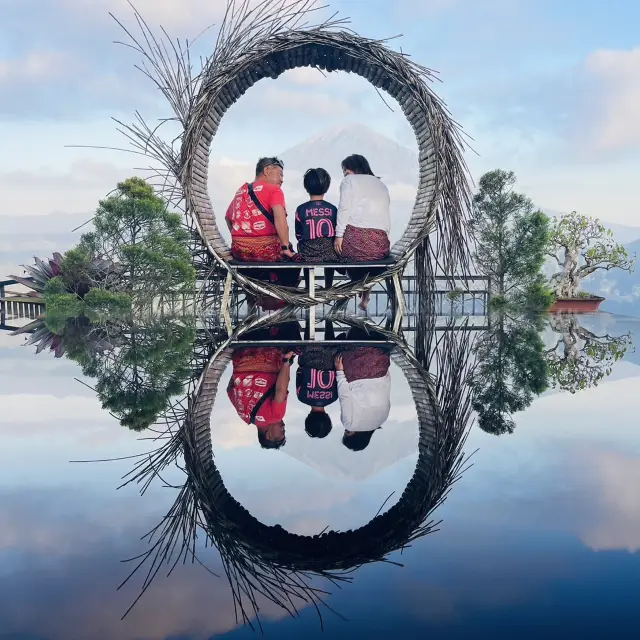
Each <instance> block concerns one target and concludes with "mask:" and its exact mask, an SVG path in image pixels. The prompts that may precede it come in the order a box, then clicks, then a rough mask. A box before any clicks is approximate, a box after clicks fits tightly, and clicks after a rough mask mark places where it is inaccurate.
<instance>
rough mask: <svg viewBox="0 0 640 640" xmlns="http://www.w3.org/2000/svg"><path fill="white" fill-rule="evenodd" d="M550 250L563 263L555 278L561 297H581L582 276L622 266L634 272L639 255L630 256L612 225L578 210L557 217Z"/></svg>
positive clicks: (554, 286)
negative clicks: (602, 222) (610, 227)
mask: <svg viewBox="0 0 640 640" xmlns="http://www.w3.org/2000/svg"><path fill="white" fill-rule="evenodd" d="M547 253H548V255H549V256H551V257H552V258H553V259H554V260H556V262H557V263H558V266H560V267H561V271H559V272H558V273H555V274H554V275H553V276H552V278H551V284H552V286H553V289H554V291H555V294H556V296H557V297H558V298H577V297H579V294H580V284H581V282H582V280H583V279H584V278H586V277H587V276H590V275H591V274H592V273H595V272H596V271H601V270H604V271H610V270H611V269H622V270H623V271H628V272H629V273H631V272H632V271H633V270H634V269H635V262H636V261H635V256H632V257H630V256H629V254H628V252H627V250H626V249H625V248H624V246H623V245H621V244H619V243H617V242H616V241H615V239H614V237H613V232H612V231H611V230H610V229H607V228H606V227H604V226H603V225H602V224H601V223H600V221H599V220H597V219H594V218H590V217H589V216H585V215H582V214H579V213H577V212H575V211H572V212H571V213H568V214H565V215H562V216H560V217H559V218H554V220H553V224H552V227H551V235H550V243H549V249H548V252H547Z"/></svg>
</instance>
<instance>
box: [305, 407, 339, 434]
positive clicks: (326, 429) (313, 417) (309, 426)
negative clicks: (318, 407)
mask: <svg viewBox="0 0 640 640" xmlns="http://www.w3.org/2000/svg"><path fill="white" fill-rule="evenodd" d="M332 428H333V426H332V424H331V416H330V415H329V414H328V413H325V412H324V411H310V412H309V415H308V416H307V417H306V419H305V421H304V430H305V431H306V432H307V435H308V436H309V437H310V438H326V437H327V436H328V435H329V434H330V433H331V429H332Z"/></svg>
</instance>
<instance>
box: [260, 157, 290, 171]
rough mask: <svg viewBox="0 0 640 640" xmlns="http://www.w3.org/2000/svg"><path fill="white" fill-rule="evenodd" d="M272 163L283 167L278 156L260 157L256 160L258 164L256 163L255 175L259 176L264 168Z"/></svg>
mask: <svg viewBox="0 0 640 640" xmlns="http://www.w3.org/2000/svg"><path fill="white" fill-rule="evenodd" d="M272 165H277V166H278V167H280V168H281V169H284V162H282V160H280V158H276V157H275V156H270V157H268V158H260V160H258V164H256V175H257V176H261V175H262V174H263V173H264V170H265V169H266V168H267V167H270V166H272Z"/></svg>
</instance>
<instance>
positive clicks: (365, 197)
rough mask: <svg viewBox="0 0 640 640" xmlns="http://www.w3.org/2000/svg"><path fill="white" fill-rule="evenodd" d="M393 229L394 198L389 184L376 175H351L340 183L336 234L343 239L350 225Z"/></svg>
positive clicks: (387, 230) (385, 229)
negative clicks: (392, 209)
mask: <svg viewBox="0 0 640 640" xmlns="http://www.w3.org/2000/svg"><path fill="white" fill-rule="evenodd" d="M348 224H350V225H351V226H352V227H359V228H365V229H382V230H383V231H385V232H386V234H387V235H389V232H390V231H391V197H390V196H389V189H387V186H386V185H385V184H384V182H382V180H380V178H376V177H375V176H368V175H363V174H349V175H347V176H345V177H344V179H343V180H342V183H341V184H340V203H339V205H338V220H337V223H336V236H337V237H338V238H342V237H343V236H344V231H345V229H346V228H347V225H348Z"/></svg>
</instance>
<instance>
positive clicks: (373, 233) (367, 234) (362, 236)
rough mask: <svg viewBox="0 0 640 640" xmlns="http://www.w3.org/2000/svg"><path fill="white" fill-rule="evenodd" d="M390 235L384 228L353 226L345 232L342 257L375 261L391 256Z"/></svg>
mask: <svg viewBox="0 0 640 640" xmlns="http://www.w3.org/2000/svg"><path fill="white" fill-rule="evenodd" d="M390 250H391V245H390V244H389V236H388V235H387V234H386V233H385V232H384V231H383V230H382V229H365V228H362V227H352V226H351V225H350V224H348V225H347V228H346V230H345V232H344V238H343V241H342V258H343V259H344V260H348V261H351V262H375V261H376V260H384V259H385V258H387V257H388V256H389V251H390Z"/></svg>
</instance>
